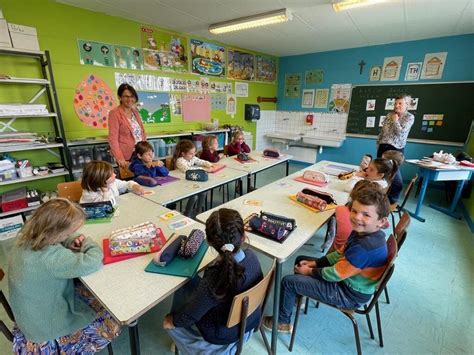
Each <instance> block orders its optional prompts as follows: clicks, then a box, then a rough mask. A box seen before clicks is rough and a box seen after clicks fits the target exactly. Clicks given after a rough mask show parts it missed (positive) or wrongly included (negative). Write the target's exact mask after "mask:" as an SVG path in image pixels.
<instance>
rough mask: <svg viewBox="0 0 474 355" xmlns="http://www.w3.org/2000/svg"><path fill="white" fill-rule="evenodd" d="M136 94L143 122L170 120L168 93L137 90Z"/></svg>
mask: <svg viewBox="0 0 474 355" xmlns="http://www.w3.org/2000/svg"><path fill="white" fill-rule="evenodd" d="M137 94H138V99H139V100H138V101H139V102H138V103H137V107H138V112H140V117H141V118H142V122H143V123H144V124H148V123H165V122H171V114H170V95H169V94H168V93H163V92H146V91H138V92H137Z"/></svg>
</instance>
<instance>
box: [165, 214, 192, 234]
mask: <svg viewBox="0 0 474 355" xmlns="http://www.w3.org/2000/svg"><path fill="white" fill-rule="evenodd" d="M193 223H195V221H194V220H192V219H191V218H188V217H185V218H183V219H180V220H178V221H176V222H173V223H170V224H168V228H169V229H172V230H175V231H177V230H179V229H183V228H185V227H187V226H189V225H191V224H193Z"/></svg>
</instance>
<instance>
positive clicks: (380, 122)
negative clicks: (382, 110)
mask: <svg viewBox="0 0 474 355" xmlns="http://www.w3.org/2000/svg"><path fill="white" fill-rule="evenodd" d="M386 118H387V116H380V119H379V127H382V126H383V123H384V122H385V119H386Z"/></svg>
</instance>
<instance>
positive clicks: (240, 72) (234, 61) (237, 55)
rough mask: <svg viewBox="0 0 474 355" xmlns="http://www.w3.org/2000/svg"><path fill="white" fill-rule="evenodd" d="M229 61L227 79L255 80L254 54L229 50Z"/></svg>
mask: <svg viewBox="0 0 474 355" xmlns="http://www.w3.org/2000/svg"><path fill="white" fill-rule="evenodd" d="M227 60H228V62H227V77H228V78H229V79H236V80H254V79H255V56H254V55H253V54H251V53H246V52H241V51H237V50H234V49H229V51H228V52H227Z"/></svg>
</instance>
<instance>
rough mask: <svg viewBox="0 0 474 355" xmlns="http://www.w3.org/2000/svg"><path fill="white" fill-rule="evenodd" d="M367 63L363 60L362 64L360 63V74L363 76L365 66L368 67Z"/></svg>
mask: <svg viewBox="0 0 474 355" xmlns="http://www.w3.org/2000/svg"><path fill="white" fill-rule="evenodd" d="M366 64H367V63H366V62H364V60H363V59H362V60H361V61H360V62H359V64H358V65H359V67H360V71H359V74H362V72H363V71H364V66H365V65H366Z"/></svg>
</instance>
